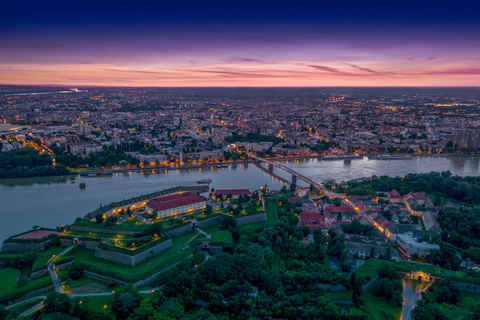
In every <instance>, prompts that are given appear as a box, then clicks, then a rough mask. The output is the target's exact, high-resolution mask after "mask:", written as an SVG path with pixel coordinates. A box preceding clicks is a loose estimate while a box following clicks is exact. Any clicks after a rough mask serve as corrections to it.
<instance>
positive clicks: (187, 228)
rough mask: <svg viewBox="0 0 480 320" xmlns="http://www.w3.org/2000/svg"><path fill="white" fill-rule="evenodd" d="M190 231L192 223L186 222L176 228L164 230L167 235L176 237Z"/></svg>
mask: <svg viewBox="0 0 480 320" xmlns="http://www.w3.org/2000/svg"><path fill="white" fill-rule="evenodd" d="M190 231H192V225H191V224H187V225H185V226H183V227H179V228H176V229H172V230H168V231H165V233H166V234H168V236H169V237H170V238H176V237H179V236H181V235H184V234H186V233H189V232H190Z"/></svg>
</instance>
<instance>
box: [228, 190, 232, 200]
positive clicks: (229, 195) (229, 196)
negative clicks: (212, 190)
mask: <svg viewBox="0 0 480 320" xmlns="http://www.w3.org/2000/svg"><path fill="white" fill-rule="evenodd" d="M230 199H232V194H231V193H230V192H229V193H227V200H230Z"/></svg>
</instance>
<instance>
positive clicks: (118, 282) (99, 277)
mask: <svg viewBox="0 0 480 320" xmlns="http://www.w3.org/2000/svg"><path fill="white" fill-rule="evenodd" d="M83 276H84V277H87V278H91V279H96V280H100V281H104V282H108V281H115V284H116V285H117V286H126V285H127V284H128V283H127V282H125V281H121V280H118V279H114V278H110V277H107V276H102V275H100V274H98V273H94V272H91V271H85V270H84V271H83Z"/></svg>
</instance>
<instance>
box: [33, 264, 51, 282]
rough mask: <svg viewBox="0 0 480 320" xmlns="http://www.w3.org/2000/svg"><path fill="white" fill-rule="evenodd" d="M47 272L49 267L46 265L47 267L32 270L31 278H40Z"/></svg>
mask: <svg viewBox="0 0 480 320" xmlns="http://www.w3.org/2000/svg"><path fill="white" fill-rule="evenodd" d="M47 272H48V269H47V267H45V269H42V270H38V271H35V272H32V273H31V274H30V280H35V279H38V278H40V277H42V276H43V275H45V274H46V273H47Z"/></svg>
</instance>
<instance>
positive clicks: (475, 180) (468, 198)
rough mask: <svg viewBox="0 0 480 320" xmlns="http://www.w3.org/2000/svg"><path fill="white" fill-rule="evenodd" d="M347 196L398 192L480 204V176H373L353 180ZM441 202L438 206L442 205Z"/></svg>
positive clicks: (428, 174)
mask: <svg viewBox="0 0 480 320" xmlns="http://www.w3.org/2000/svg"><path fill="white" fill-rule="evenodd" d="M347 186H348V189H346V192H347V194H372V195H375V194H377V192H378V191H390V190H393V189H395V190H397V191H398V192H399V193H400V194H401V195H405V194H407V193H409V192H425V193H427V194H433V195H434V196H435V198H439V199H440V200H441V198H448V199H453V200H457V201H461V202H465V203H469V204H475V203H480V177H460V176H452V173H451V172H450V171H442V172H430V173H410V174H407V175H406V176H405V177H404V178H402V177H388V176H381V177H377V176H373V177H372V178H370V179H368V180H365V181H355V180H354V181H349V182H348V183H347ZM440 204H441V202H438V200H437V204H436V205H440Z"/></svg>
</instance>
